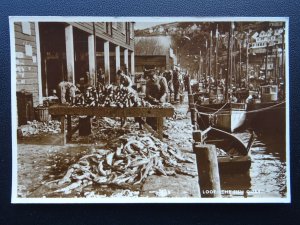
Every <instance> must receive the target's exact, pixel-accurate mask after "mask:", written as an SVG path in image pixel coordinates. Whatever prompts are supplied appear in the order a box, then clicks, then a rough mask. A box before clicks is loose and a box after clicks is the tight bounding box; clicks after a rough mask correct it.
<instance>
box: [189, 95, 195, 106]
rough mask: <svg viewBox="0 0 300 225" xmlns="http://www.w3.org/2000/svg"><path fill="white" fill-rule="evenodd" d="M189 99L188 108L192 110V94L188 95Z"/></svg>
mask: <svg viewBox="0 0 300 225" xmlns="http://www.w3.org/2000/svg"><path fill="white" fill-rule="evenodd" d="M188 98H189V108H190V109H191V108H193V107H194V95H193V94H189V95H188Z"/></svg>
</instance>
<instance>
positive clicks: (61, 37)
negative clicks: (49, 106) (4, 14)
mask: <svg viewBox="0 0 300 225" xmlns="http://www.w3.org/2000/svg"><path fill="white" fill-rule="evenodd" d="M14 35H15V53H16V54H15V56H16V79H17V80H16V90H17V91H21V90H24V91H27V92H30V93H32V96H33V105H34V106H35V107H36V106H37V105H38V104H42V103H43V99H44V98H45V97H48V96H51V95H52V93H53V90H54V89H56V88H57V85H58V84H59V83H60V82H61V81H69V82H72V83H74V84H76V83H78V82H79V80H80V79H81V78H82V77H87V76H88V79H89V82H90V84H92V85H94V84H96V82H97V73H98V72H100V71H102V72H103V73H104V74H105V83H107V84H109V83H112V82H114V81H115V74H116V71H117V70H118V69H123V70H126V71H127V72H128V73H130V74H132V75H133V74H134V73H135V63H134V61H135V60H134V23H133V22H73V23H66V22H15V23H14Z"/></svg>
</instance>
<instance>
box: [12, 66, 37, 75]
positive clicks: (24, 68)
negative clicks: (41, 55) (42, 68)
mask: <svg viewBox="0 0 300 225" xmlns="http://www.w3.org/2000/svg"><path fill="white" fill-rule="evenodd" d="M37 71H38V69H37V65H35V66H27V65H22V66H17V69H16V72H17V73H27V72H29V73H37Z"/></svg>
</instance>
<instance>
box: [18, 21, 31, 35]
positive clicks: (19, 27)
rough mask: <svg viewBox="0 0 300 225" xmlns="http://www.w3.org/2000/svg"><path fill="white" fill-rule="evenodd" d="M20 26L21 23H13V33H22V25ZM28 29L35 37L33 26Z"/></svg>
mask: <svg viewBox="0 0 300 225" xmlns="http://www.w3.org/2000/svg"><path fill="white" fill-rule="evenodd" d="M21 24H22V23H21V22H15V23H14V29H15V31H17V32H20V33H22V25H21ZM30 29H31V35H35V29H34V26H32V25H30Z"/></svg>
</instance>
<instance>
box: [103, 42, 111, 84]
mask: <svg viewBox="0 0 300 225" xmlns="http://www.w3.org/2000/svg"><path fill="white" fill-rule="evenodd" d="M104 72H105V81H106V83H107V84H110V66H109V41H106V42H104Z"/></svg>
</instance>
